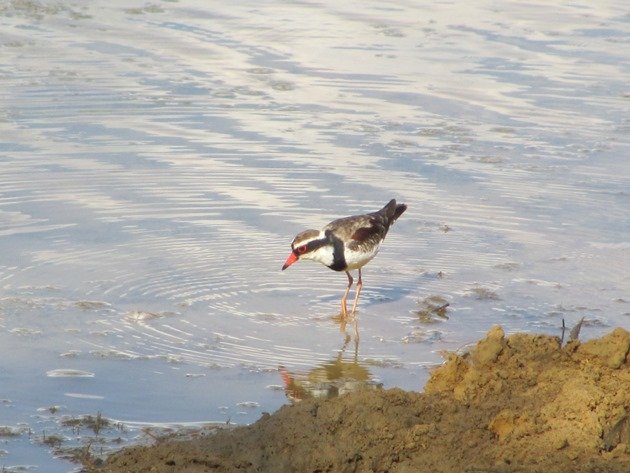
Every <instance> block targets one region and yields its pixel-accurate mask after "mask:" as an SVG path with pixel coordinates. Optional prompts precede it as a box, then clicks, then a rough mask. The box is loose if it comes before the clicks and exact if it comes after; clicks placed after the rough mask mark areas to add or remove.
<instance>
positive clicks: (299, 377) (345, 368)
mask: <svg viewBox="0 0 630 473" xmlns="http://www.w3.org/2000/svg"><path fill="white" fill-rule="evenodd" d="M338 322H339V323H340V326H341V327H342V331H343V332H344V339H343V344H342V346H341V348H340V350H339V352H338V353H337V356H336V357H335V358H334V359H333V360H331V361H329V362H327V363H324V364H321V365H319V366H316V367H315V368H313V369H311V370H310V371H308V372H299V371H295V372H290V371H289V370H287V369H286V368H285V367H283V366H280V367H279V371H280V376H281V377H282V381H283V384H284V392H285V394H286V396H287V398H288V399H290V400H291V401H293V402H298V401H301V400H303V399H310V398H326V399H329V398H333V397H337V396H340V395H342V394H345V393H348V392H351V391H356V390H358V389H366V388H367V389H376V388H380V387H382V384H381V383H378V382H376V381H374V380H372V375H371V373H370V371H369V370H368V369H367V368H366V367H365V366H363V365H361V364H360V363H359V362H358V355H359V327H358V321H357V320H356V319H354V320H352V322H351V323H352V326H353V332H354V337H353V336H352V335H350V333H348V331H347V330H346V324H347V319H346V318H340V320H339V321H338ZM352 341H354V344H353V345H354V353H353V354H352V355H350V356H348V355H347V353H346V352H347V350H348V347H349V346H350V345H351V342H352Z"/></svg>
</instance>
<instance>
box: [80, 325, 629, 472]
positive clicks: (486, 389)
mask: <svg viewBox="0 0 630 473" xmlns="http://www.w3.org/2000/svg"><path fill="white" fill-rule="evenodd" d="M629 351H630V332H628V331H626V330H624V329H621V328H617V329H615V330H614V331H612V332H611V333H609V334H608V335H606V336H604V337H602V338H600V339H595V340H590V341H587V342H584V343H581V342H579V341H570V342H569V343H567V344H566V345H565V346H562V347H561V346H560V340H559V338H557V337H551V336H547V335H531V334H524V333H517V334H514V335H510V336H507V337H506V336H505V335H504V332H503V330H502V329H501V328H500V327H494V328H493V329H492V330H490V331H489V332H488V334H487V336H486V337H485V338H484V339H482V340H481V341H479V342H478V343H477V345H476V346H475V347H474V348H473V349H472V350H470V352H468V353H466V354H463V355H459V354H448V355H447V360H446V362H445V363H444V364H443V365H442V366H440V367H438V368H437V369H435V370H434V372H433V373H432V376H431V378H430V380H429V382H428V383H427V385H426V386H425V389H424V392H406V391H402V390H400V389H388V390H381V389H364V390H360V391H358V392H353V393H350V394H347V395H343V396H340V397H338V398H334V399H328V400H322V399H307V400H304V401H302V402H299V403H296V404H295V405H288V406H285V407H283V408H281V409H280V410H279V411H277V412H276V413H274V414H271V415H263V417H262V418H261V419H260V420H259V421H258V422H256V423H254V424H253V425H250V426H246V427H239V428H236V429H232V430H223V431H219V432H218V433H216V434H215V435H209V436H203V437H198V438H194V439H188V440H185V441H181V440H177V441H176V440H173V439H161V440H158V441H156V444H155V445H153V446H139V447H132V448H127V449H124V450H122V451H120V452H118V453H117V454H115V455H113V456H111V457H110V458H109V459H108V460H107V461H106V462H105V464H104V465H101V467H100V468H99V469H98V470H96V471H102V472H108V473H115V472H129V471H134V472H149V471H150V472H206V471H216V472H235V471H241V472H250V471H251V472H254V471H259V472H281V471H287V472H288V471H299V472H351V471H352V472H364V471H377V472H385V471H391V472H418V471H427V472H428V471H431V472H496V473H499V472H611V473H615V472H619V473H622V472H623V473H627V472H628V471H630V356H629V354H628V352H629ZM89 468H90V469H93V470H94V469H95V467H94V466H91V467H89Z"/></svg>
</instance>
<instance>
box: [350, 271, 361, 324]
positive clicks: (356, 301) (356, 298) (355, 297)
mask: <svg viewBox="0 0 630 473" xmlns="http://www.w3.org/2000/svg"><path fill="white" fill-rule="evenodd" d="M362 287H363V281H362V280H361V268H359V280H358V281H357V295H356V296H354V304H353V305H352V314H350V315H354V312H355V311H356V310H357V303H358V302H359V296H360V295H361V288H362Z"/></svg>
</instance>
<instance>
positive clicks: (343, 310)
mask: <svg viewBox="0 0 630 473" xmlns="http://www.w3.org/2000/svg"><path fill="white" fill-rule="evenodd" d="M346 275H347V276H348V287H346V292H345V294H344V295H343V297H342V298H341V315H342V316H343V317H348V306H347V305H346V299H347V298H348V293H349V292H350V288H351V287H352V283H353V282H354V279H352V275H351V274H350V273H349V272H348V271H346Z"/></svg>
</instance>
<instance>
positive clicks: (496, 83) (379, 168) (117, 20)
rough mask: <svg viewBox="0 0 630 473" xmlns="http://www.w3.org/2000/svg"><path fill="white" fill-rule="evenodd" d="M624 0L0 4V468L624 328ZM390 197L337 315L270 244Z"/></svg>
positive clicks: (338, 277) (324, 286)
mask: <svg viewBox="0 0 630 473" xmlns="http://www.w3.org/2000/svg"><path fill="white" fill-rule="evenodd" d="M624 6H625V4H624V3H623V2H615V1H611V2H604V3H601V2H599V4H598V5H597V6H593V5H586V4H584V5H581V4H575V3H565V4H561V5H554V6H549V5H547V4H546V3H545V2H529V3H526V4H523V3H518V2H507V3H505V2H504V3H502V4H501V6H500V7H496V3H494V2H488V1H481V0H480V1H475V2H473V3H470V2H469V3H466V4H465V5H464V4H459V5H458V4H450V3H435V2H398V3H397V4H395V5H389V6H383V5H382V4H381V3H378V2H368V3H366V2H354V3H345V4H344V6H339V5H336V3H335V2H323V3H322V2H320V3H309V2H300V3H297V4H285V3H280V2H271V3H264V4H261V3H260V2H248V3H242V2H241V4H240V5H239V6H230V7H227V6H225V4H224V3H223V2H207V1H204V2H201V1H192V0H191V1H183V0H182V1H179V2H170V1H164V2H155V3H143V2H136V3H134V4H133V5H131V6H130V5H129V2H120V1H113V2H111V1H110V2H90V5H89V6H86V5H84V4H83V3H68V2H53V1H28V2H27V1H10V2H3V3H0V24H1V30H0V31H1V32H0V52H1V55H0V58H1V59H0V77H1V78H2V84H3V87H2V88H1V89H0V97H1V99H0V100H1V101H0V222H1V225H0V254H1V255H2V256H1V257H0V280H1V281H2V285H1V287H2V295H1V298H0V350H1V355H2V356H1V360H2V361H1V362H0V399H2V401H1V402H0V426H6V427H7V429H5V430H3V429H2V428H0V442H2V444H1V445H0V466H2V467H4V468H7V469H9V470H10V469H11V468H13V469H17V468H19V467H20V466H22V467H25V468H26V469H27V470H34V471H46V472H53V473H54V472H57V471H59V472H62V471H68V470H70V469H72V468H73V466H72V464H71V463H68V462H67V461H65V460H60V459H55V458H53V453H52V451H51V450H50V449H49V448H48V446H46V445H44V446H42V441H43V439H45V438H49V437H50V436H51V435H58V436H60V437H61V440H62V444H63V445H64V446H68V447H70V446H76V445H82V443H84V442H86V441H88V440H89V439H92V440H91V441H93V438H94V434H95V433H94V432H91V431H90V428H89V427H84V428H82V429H78V428H72V427H71V426H72V422H69V420H73V419H75V420H76V419H81V418H82V417H81V416H85V415H91V416H96V415H97V413H102V415H103V416H104V417H106V418H108V419H111V420H112V424H111V428H108V429H104V430H103V431H102V432H99V436H98V437H100V439H101V440H102V442H103V445H102V448H103V449H104V450H107V449H109V448H117V447H118V446H120V445H126V444H128V443H130V442H133V441H142V440H146V438H147V434H146V432H144V431H143V429H144V428H146V427H147V426H150V427H152V428H154V429H162V428H166V427H165V426H172V425H198V424H199V423H202V422H206V421H207V422H221V423H249V422H253V421H255V420H256V419H257V418H258V417H259V416H260V415H261V413H262V412H264V411H272V410H275V409H276V408H277V407H279V406H280V405H282V404H283V403H285V402H287V397H293V398H295V397H303V396H307V395H320V396H323V395H334V394H335V393H337V392H343V391H345V390H348V389H353V388H354V387H356V385H359V384H365V383H367V384H368V385H379V384H382V385H384V386H386V387H392V386H400V387H403V388H405V389H420V388H421V386H422V385H423V383H424V381H425V380H426V378H427V376H428V368H429V367H430V366H432V365H434V364H436V363H439V362H440V360H441V357H440V352H441V351H443V350H454V349H459V348H462V347H464V346H466V345H467V344H469V343H472V342H474V341H475V340H476V339H477V338H478V337H479V336H480V335H481V334H483V333H484V332H485V331H487V330H488V329H489V327H491V326H492V325H494V324H502V325H503V326H504V327H505V329H506V331H508V332H513V331H519V330H526V331H543V332H546V333H552V334H559V333H560V332H559V327H560V325H561V320H562V318H565V319H566V321H567V324H568V325H572V324H574V323H575V322H577V321H578V320H579V319H580V318H581V317H586V323H585V327H584V328H583V329H582V336H583V337H593V336H596V335H600V334H601V333H603V332H606V331H608V330H609V329H610V328H611V327H613V326H624V327H626V328H628V327H630V271H628V267H629V266H630V257H629V253H630V217H629V216H630V196H629V192H628V189H630V164H629V163H628V159H627V157H628V155H629V152H630V145H629V140H628V136H629V135H630V113H629V112H630V89H629V88H628V83H629V82H628V79H629V72H630V71H629V69H630V68H629V67H628V64H630V62H629V59H630V54H629V53H628V48H627V44H628V39H629V36H630V27H629V20H630V16H628V14H627V13H625V12H626V10H627V9H626V8H624ZM390 198H396V199H398V200H399V201H401V202H406V203H407V204H408V205H409V209H408V211H407V212H406V213H405V214H404V215H403V216H402V217H401V219H400V220H399V222H398V223H397V224H396V225H395V226H394V227H393V228H392V230H391V233H390V234H389V235H388V237H387V240H386V241H385V243H384V245H383V247H382V249H381V253H380V254H379V256H378V257H377V258H376V259H375V260H374V261H373V262H372V263H371V264H370V265H369V266H367V267H366V268H365V271H364V284H365V286H364V289H363V293H362V299H361V305H360V311H359V321H358V326H357V327H354V326H352V325H350V326H348V327H345V328H343V327H340V326H339V324H338V322H337V321H335V319H334V317H333V316H335V315H336V314H337V313H338V310H339V307H338V304H339V298H340V297H341V295H342V293H343V290H344V286H345V284H346V278H345V275H343V273H342V274H337V273H333V272H331V271H329V270H327V269H326V268H324V267H322V266H319V265H316V264H313V263H310V262H300V263H298V264H296V265H294V266H292V267H291V268H290V269H288V270H287V271H284V272H281V271H280V267H281V266H282V263H283V262H284V260H285V258H286V256H287V255H288V253H289V244H290V241H291V239H292V238H293V236H294V235H295V234H296V233H297V232H298V231H301V230H303V229H305V228H318V227H321V226H323V225H324V224H326V223H327V222H328V221H330V220H332V219H334V218H337V217H341V216H346V215H350V214H354V213H360V212H363V211H373V210H376V209H378V208H380V207H381V206H382V205H384V204H385V203H386V202H387V201H388V200H389V199H390ZM431 297H434V298H438V297H439V298H441V299H443V300H444V301H446V302H448V303H450V306H449V308H448V310H447V312H446V315H447V317H448V318H444V317H441V316H439V315H438V314H436V313H432V312H429V313H428V314H427V313H426V312H422V311H423V309H426V305H425V303H424V302H425V301H426V300H427V298H431ZM441 299H439V300H441ZM419 312H420V313H419ZM355 331H358V333H359V335H360V338H359V341H358V343H356V334H355ZM348 337H349V339H348ZM280 367H281V368H280ZM285 382H289V383H290V384H291V385H292V387H293V388H294V389H293V390H291V389H287V390H286V391H285V389H283V387H284V383H285ZM95 453H98V452H95Z"/></svg>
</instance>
